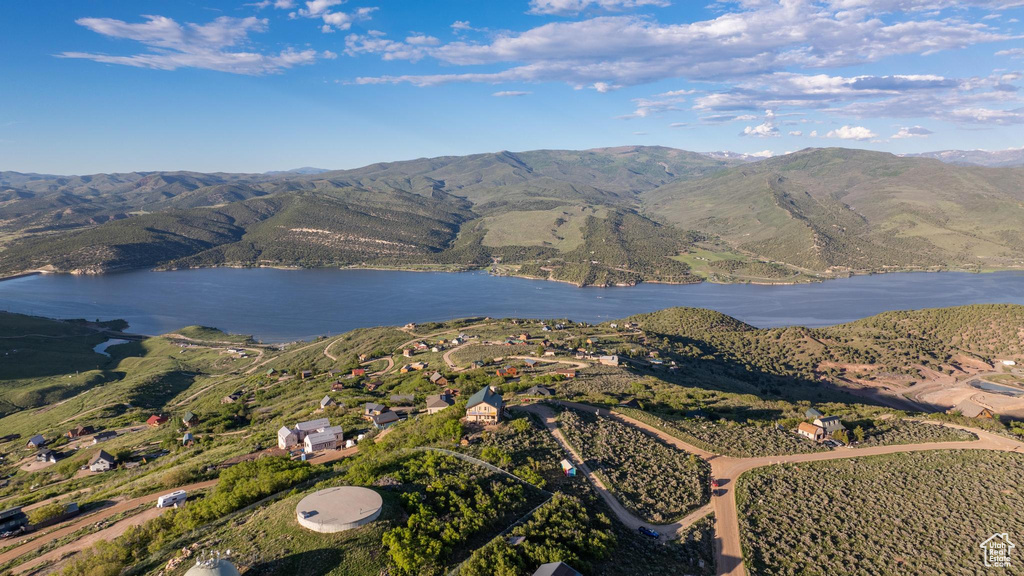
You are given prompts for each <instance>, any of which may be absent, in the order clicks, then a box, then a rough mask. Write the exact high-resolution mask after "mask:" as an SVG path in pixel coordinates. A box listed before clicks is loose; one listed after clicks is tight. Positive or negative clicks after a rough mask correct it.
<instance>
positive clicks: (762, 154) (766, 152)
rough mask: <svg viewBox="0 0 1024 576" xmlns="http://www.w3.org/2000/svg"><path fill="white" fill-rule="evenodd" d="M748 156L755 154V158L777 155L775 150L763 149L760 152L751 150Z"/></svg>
mask: <svg viewBox="0 0 1024 576" xmlns="http://www.w3.org/2000/svg"><path fill="white" fill-rule="evenodd" d="M747 156H753V157H754V158H771V157H772V156H775V152H772V151H771V150H761V151H760V152H751V153H749V154H747Z"/></svg>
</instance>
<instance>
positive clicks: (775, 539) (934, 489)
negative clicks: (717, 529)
mask: <svg viewBox="0 0 1024 576" xmlns="http://www.w3.org/2000/svg"><path fill="white" fill-rule="evenodd" d="M1022 483H1024V456H1022V455H1020V454H1006V453H998V452H995V453H993V452H985V453H980V452H975V451H955V452H924V453H914V454H895V455H887V456H874V457H867V458H856V459H849V460H834V461H829V462H817V463H808V464H799V465H792V464H789V465H780V466H771V467H767V468H760V469H757V470H754V471H752V472H750V473H748V474H745V475H744V476H742V477H741V478H740V480H739V483H738V487H737V499H738V503H739V507H740V524H741V534H742V538H743V549H744V558H745V561H746V563H747V569H748V570H750V571H751V573H754V574H771V575H790V574H792V575H796V574H801V575H805V574H807V575H813V574H835V573H837V572H846V571H848V570H849V569H850V567H851V566H856V567H857V571H858V572H859V573H865V574H867V573H870V574H880V575H889V574H893V575H895V574H936V575H953V574H981V573H983V572H984V571H985V569H984V567H983V566H982V557H981V550H980V549H979V545H980V544H981V543H982V542H983V541H984V540H985V539H986V538H988V537H989V536H991V535H992V534H994V533H996V532H1009V533H1010V534H1011V535H1013V534H1020V533H1021V531H1022V530H1024V517H1022V516H1021V515H1020V513H1019V511H1020V510H1021V509H1024V493H1022V492H1021V490H1020V486H1021V485H1022Z"/></svg>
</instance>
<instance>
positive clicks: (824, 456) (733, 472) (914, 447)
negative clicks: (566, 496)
mask: <svg viewBox="0 0 1024 576" xmlns="http://www.w3.org/2000/svg"><path fill="white" fill-rule="evenodd" d="M555 402H556V403H558V404H561V405H563V406H567V407H569V408H575V409H577V410H583V411H587V412H595V411H596V412H597V413H598V414H599V415H601V416H608V417H611V418H615V419H617V420H620V421H622V422H625V423H627V424H630V425H632V426H635V427H637V428H639V429H641V430H643V431H645V432H647V433H648V434H651V435H653V436H655V437H657V438H659V439H661V440H662V441H664V442H666V443H668V444H671V445H673V446H676V447H677V448H680V449H682V450H685V451H687V452H691V453H693V454H696V455H698V456H700V457H701V458H704V459H705V460H707V461H708V462H709V463H710V464H711V475H712V478H714V479H716V480H718V482H719V485H720V487H719V488H718V489H717V490H716V491H715V492H714V493H713V494H712V497H711V503H710V504H708V505H707V506H705V507H704V508H701V509H700V510H698V511H697V512H700V511H702V510H704V509H705V508H708V509H709V510H707V511H705V512H704V513H705V514H706V513H707V512H708V511H711V510H713V511H714V513H715V565H716V567H717V568H716V570H717V573H718V574H719V575H725V576H743V575H744V574H746V568H745V567H744V565H743V548H742V545H741V540H740V527H739V512H738V510H737V507H736V491H735V490H736V481H737V480H739V478H740V476H742V475H743V473H744V472H748V471H750V470H753V469H754V468H760V467H762V466H769V465H772V464H789V463H799V462H818V461H822V460H838V459H843V458H858V457H861V456H879V455H883V454H898V453H904V452H925V451H931V450H997V451H1003V452H1024V442H1021V441H1019V440H1014V439H1012V438H1007V437H1004V436H999V435H997V434H993V433H991V432H986V431H984V430H979V429H976V428H970V427H967V426H959V425H955V424H947V423H940V422H930V421H924V420H919V421H920V422H923V423H927V424H931V425H934V426H947V427H950V428H959V429H961V430H967V431H969V432H972V433H974V434H976V435H977V436H978V439H977V440H973V441H963V442H927V443H920V444H899V445H892V446H872V447H868V448H851V447H844V448H839V449H837V450H833V451H830V452H814V453H810V454H791V455H787V456H761V457H756V458H734V457H730V456H722V455H719V454H714V453H711V452H708V451H706V450H702V449H700V448H698V447H696V446H693V445H690V444H688V443H686V442H683V441H682V440H680V439H678V438H676V437H674V436H672V435H670V434H667V433H665V432H663V431H661V430H658V429H657V428H654V427H653V426H650V425H648V424H645V423H643V422H640V421H639V420H636V419H633V418H630V417H629V416H626V415H624V414H619V413H616V412H610V411H608V410H606V409H603V408H597V407H596V406H590V405H588V404H580V403H576V402H564V401H555ZM518 408H519V409H522V410H526V411H530V412H534V413H536V414H538V415H541V417H542V419H543V420H544V423H545V426H546V427H547V428H548V430H550V431H551V433H552V435H553V436H554V437H555V439H556V440H558V442H559V444H561V445H562V447H563V448H565V449H566V451H567V452H568V453H569V454H571V455H572V456H573V459H574V460H575V461H577V462H580V463H582V462H583V459H582V458H580V457H579V455H578V454H576V453H575V451H574V450H573V449H572V448H571V447H570V446H569V445H568V443H567V442H565V438H564V437H563V436H562V434H561V431H559V430H558V429H557V425H556V423H555V421H554V412H553V411H552V410H551V409H550V408H549V407H547V406H544V405H538V404H534V405H529V406H521V407H518ZM579 470H582V471H584V473H585V474H586V475H587V477H588V478H590V480H591V482H592V483H594V486H595V488H597V489H598V493H599V494H601V497H602V498H604V500H605V501H606V502H608V503H609V506H611V507H612V510H613V511H614V512H615V515H616V516H618V518H619V520H621V521H622V522H623V524H625V525H627V526H629V527H630V528H633V529H635V528H636V525H637V524H636V522H639V519H637V518H636V517H634V516H633V515H632V514H630V513H629V512H628V511H626V510H625V508H623V507H622V505H621V504H619V503H618V501H617V500H616V499H615V497H614V496H612V494H611V493H610V492H608V491H607V489H606V488H605V487H604V486H603V485H602V484H601V483H600V480H599V479H597V477H596V476H594V475H593V474H592V473H591V472H590V470H589V469H587V468H586V466H585V465H580V466H579ZM613 502H614V504H613ZM697 512H694V513H693V514H691V515H690V516H687V517H686V518H684V519H683V520H681V521H680V522H677V523H676V524H671V525H668V526H660V527H658V526H651V527H652V528H654V529H655V530H658V531H659V532H663V533H678V532H679V530H681V529H683V528H686V527H687V526H689V524H692V523H693V522H694V521H696V520H698V519H699V518H702V517H703V514H701V515H698V516H695V515H696V514H697ZM687 522H689V524H687Z"/></svg>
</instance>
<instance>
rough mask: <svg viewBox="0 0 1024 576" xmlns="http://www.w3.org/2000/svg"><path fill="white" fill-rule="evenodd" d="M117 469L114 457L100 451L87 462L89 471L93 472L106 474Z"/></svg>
mask: <svg viewBox="0 0 1024 576" xmlns="http://www.w3.org/2000/svg"><path fill="white" fill-rule="evenodd" d="M116 467H117V462H116V461H115V460H114V457H113V456H111V455H110V454H107V453H106V452H104V451H103V450H100V451H99V452H98V453H96V455H95V456H93V457H92V460H89V470H92V471H93V472H108V471H110V470H113V469H114V468H116Z"/></svg>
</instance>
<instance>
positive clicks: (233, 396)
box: [220, 392, 242, 404]
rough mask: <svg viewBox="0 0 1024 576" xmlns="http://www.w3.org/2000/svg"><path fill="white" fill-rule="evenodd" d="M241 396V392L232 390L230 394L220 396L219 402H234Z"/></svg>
mask: <svg viewBox="0 0 1024 576" xmlns="http://www.w3.org/2000/svg"><path fill="white" fill-rule="evenodd" d="M241 397H242V393H241V392H232V393H231V394H228V395H227V396H225V397H223V398H221V399H220V403H221V404H234V403H235V402H238V400H239V399H240V398H241Z"/></svg>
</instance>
